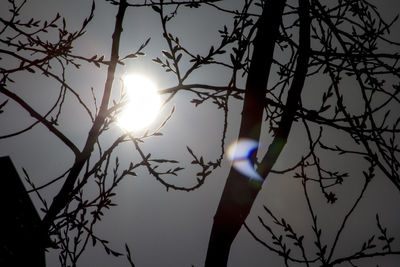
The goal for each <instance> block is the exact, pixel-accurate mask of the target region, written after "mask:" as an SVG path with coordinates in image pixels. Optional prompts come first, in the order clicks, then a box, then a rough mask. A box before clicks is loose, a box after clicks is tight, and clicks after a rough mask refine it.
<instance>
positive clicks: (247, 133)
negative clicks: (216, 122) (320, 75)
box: [205, 0, 310, 267]
mask: <svg viewBox="0 0 400 267" xmlns="http://www.w3.org/2000/svg"><path fill="white" fill-rule="evenodd" d="M284 6H285V0H272V1H271V0H270V1H268V2H267V3H266V6H265V7H264V10H263V13H262V15H261V17H260V19H259V21H258V29H257V35H256V38H255V39H254V52H253V55H252V61H251V65H250V70H249V75H248V78H247V83H246V92H245V98H244V106H243V113H242V122H241V127H240V132H239V138H240V137H246V138H251V139H253V140H257V141H258V140H259V138H260V132H261V123H262V114H263V109H264V105H263V103H264V97H265V95H264V94H265V89H266V86H267V82H268V77H269V72H270V69H271V65H272V56H273V53H274V46H275V42H276V40H277V38H278V34H279V26H280V25H281V23H282V14H283V9H284ZM299 21H300V31H299V49H298V57H297V64H296V69H295V71H294V76H293V80H292V83H291V86H290V88H289V91H288V97H287V100H286V104H285V109H284V110H283V113H282V116H281V120H280V122H279V126H278V129H277V130H276V132H275V137H274V140H273V141H272V143H271V145H270V146H269V148H268V151H267V153H266V155H265V156H264V157H263V159H262V161H261V163H260V165H259V167H258V169H257V171H258V172H259V174H260V175H261V177H263V178H266V177H267V176H268V174H269V172H270V170H271V169H272V166H273V165H274V163H275V162H276V160H277V158H278V157H279V155H280V153H281V151H282V149H283V147H284V146H285V144H286V141H287V138H288V136H289V133H290V129H291V126H292V123H293V121H294V116H295V113H296V110H297V109H298V105H299V100H300V97H301V91H302V89H303V86H304V81H305V78H306V76H307V69H308V60H309V51H310V17H309V2H308V0H299ZM254 159H255V153H254V154H253V158H252V159H251V160H252V161H253V162H254ZM261 185H262V182H255V181H252V180H250V179H249V178H247V177H246V176H244V175H242V174H241V173H239V172H237V171H236V170H235V169H234V168H231V170H230V173H229V176H228V179H227V182H226V184H225V188H224V191H223V193H222V196H221V200H220V203H219V206H218V209H217V212H216V214H215V217H214V224H213V227H212V230H211V236H210V241H209V246H208V252H207V258H206V264H205V266H206V267H213V266H221V267H222V266H226V265H227V262H228V257H229V251H230V247H231V244H232V242H233V240H234V239H235V237H236V235H237V233H238V232H239V230H240V228H241V227H242V225H243V223H244V221H245V220H246V218H247V215H248V214H249V212H250V209H251V207H252V205H253V202H254V200H255V198H256V197H257V194H258V192H259V190H260V189H261Z"/></svg>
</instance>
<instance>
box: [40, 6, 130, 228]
mask: <svg viewBox="0 0 400 267" xmlns="http://www.w3.org/2000/svg"><path fill="white" fill-rule="evenodd" d="M127 7H128V4H127V0H121V1H120V3H119V8H118V13H117V16H116V22H115V28H114V33H113V36H112V39H113V40H112V47H111V59H110V64H109V65H108V72H107V79H106V83H105V86H104V91H103V98H102V102H101V105H100V109H99V113H98V115H97V117H96V119H95V121H94V123H93V126H92V128H91V129H90V131H89V134H88V137H87V140H86V144H85V147H84V148H83V150H82V151H81V152H80V153H78V155H76V157H75V162H74V165H73V166H72V168H71V171H70V172H69V174H68V176H67V178H66V180H65V182H64V184H63V186H62V188H61V190H60V192H59V193H58V194H57V195H56V196H55V198H54V200H53V202H52V204H51V206H50V208H49V210H48V211H47V213H46V215H45V216H44V218H43V220H42V225H41V230H42V231H44V232H47V231H48V230H49V228H50V226H51V224H52V223H53V222H54V220H55V218H56V217H57V214H58V213H59V212H60V211H61V210H62V209H63V208H65V206H66V205H68V203H69V202H70V200H71V198H72V197H73V196H72V194H71V193H72V191H73V189H74V184H75V182H76V180H77V179H78V176H79V174H80V172H81V171H82V168H83V166H84V165H85V163H86V162H87V160H88V159H89V157H90V156H91V154H92V151H93V148H94V145H95V143H96V140H97V139H98V136H99V132H100V128H101V126H102V125H103V124H104V121H105V119H106V117H107V112H108V102H109V100H110V96H111V90H112V84H113V81H114V73H115V69H116V66H117V63H118V60H119V56H118V51H119V42H120V38H121V33H122V22H123V19H124V14H125V11H126V8H127Z"/></svg>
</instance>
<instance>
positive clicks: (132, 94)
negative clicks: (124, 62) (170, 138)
mask: <svg viewBox="0 0 400 267" xmlns="http://www.w3.org/2000/svg"><path fill="white" fill-rule="evenodd" d="M122 80H123V83H124V88H125V91H126V94H127V100H128V103H127V104H126V105H125V106H124V108H123V110H122V111H121V113H120V114H119V115H118V118H117V123H118V125H119V126H120V127H121V128H123V129H124V130H126V131H129V132H130V131H135V130H140V129H143V128H145V127H146V126H148V125H149V124H150V123H152V122H153V121H154V119H155V118H156V117H157V114H158V112H159V110H160V106H161V99H160V95H159V94H158V92H157V88H156V86H155V84H154V83H153V82H152V81H151V80H149V79H148V78H146V77H144V76H142V75H138V74H130V75H126V76H124V77H123V79H122Z"/></svg>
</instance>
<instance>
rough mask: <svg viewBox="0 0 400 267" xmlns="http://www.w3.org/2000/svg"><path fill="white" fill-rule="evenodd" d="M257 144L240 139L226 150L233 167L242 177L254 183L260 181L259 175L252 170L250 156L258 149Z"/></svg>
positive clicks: (249, 140)
mask: <svg viewBox="0 0 400 267" xmlns="http://www.w3.org/2000/svg"><path fill="white" fill-rule="evenodd" d="M258 145H259V144H258V142H257V141H254V140H251V139H247V138H240V139H239V140H237V141H235V142H233V143H232V144H230V145H229V147H228V149H227V156H228V159H229V160H230V161H232V164H233V167H234V168H235V169H236V170H237V171H238V172H240V173H242V174H243V175H246V176H247V177H248V178H250V179H252V180H256V181H262V180H263V179H262V177H261V176H260V174H259V173H258V172H257V171H256V170H255V169H254V166H253V163H252V162H251V160H250V157H251V154H252V153H253V152H254V150H255V149H257V147H258Z"/></svg>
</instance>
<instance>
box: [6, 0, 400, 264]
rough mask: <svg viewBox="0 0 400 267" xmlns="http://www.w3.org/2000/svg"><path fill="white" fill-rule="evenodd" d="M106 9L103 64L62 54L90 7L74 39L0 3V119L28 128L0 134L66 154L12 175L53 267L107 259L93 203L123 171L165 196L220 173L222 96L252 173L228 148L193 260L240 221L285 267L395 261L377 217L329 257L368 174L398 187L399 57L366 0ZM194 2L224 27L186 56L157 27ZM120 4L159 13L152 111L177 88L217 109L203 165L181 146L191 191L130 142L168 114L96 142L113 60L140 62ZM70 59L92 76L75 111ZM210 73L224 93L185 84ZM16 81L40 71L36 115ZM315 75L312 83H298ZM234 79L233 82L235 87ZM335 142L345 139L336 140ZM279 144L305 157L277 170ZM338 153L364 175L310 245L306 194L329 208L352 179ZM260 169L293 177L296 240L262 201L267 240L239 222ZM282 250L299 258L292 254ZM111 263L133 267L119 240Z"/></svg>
mask: <svg viewBox="0 0 400 267" xmlns="http://www.w3.org/2000/svg"><path fill="white" fill-rule="evenodd" d="M107 2H109V3H110V4H111V5H114V6H116V7H117V14H116V19H115V25H114V31H113V34H112V46H111V48H110V53H109V55H108V56H99V55H81V54H77V52H76V51H75V50H74V45H75V43H76V41H77V40H79V39H82V38H84V37H85V33H86V30H87V29H88V25H90V23H91V21H92V19H93V17H94V15H95V4H94V2H93V4H92V8H91V10H90V12H89V15H88V16H87V18H86V19H85V20H84V21H83V23H82V24H81V26H80V28H79V29H77V30H74V31H72V30H69V28H68V25H67V22H68V21H67V20H66V19H64V18H62V16H61V15H60V14H56V15H55V16H54V19H52V20H50V21H41V20H37V19H34V18H32V19H30V18H25V17H24V16H22V15H21V14H23V8H24V6H25V4H26V1H15V0H9V1H8V6H9V16H8V17H7V18H0V23H1V28H0V44H1V45H0V57H1V61H0V62H2V63H1V66H0V75H1V76H0V93H1V95H3V96H5V97H6V99H5V100H4V101H2V102H1V103H0V112H2V113H3V114H1V116H7V106H8V105H11V104H10V103H9V102H11V101H13V102H14V103H16V104H17V105H18V106H20V107H21V108H22V109H23V110H25V111H26V112H27V113H28V114H29V115H30V116H31V117H32V118H33V122H32V123H31V124H30V125H28V126H27V127H25V128H24V129H22V130H21V129H18V130H16V131H14V132H7V133H6V134H3V135H2V136H0V140H1V139H3V140H2V141H4V140H8V139H9V138H14V137H15V136H18V135H21V134H24V133H26V132H28V131H30V130H31V129H32V128H33V127H36V126H37V125H40V124H41V125H42V126H44V127H46V128H47V129H48V130H49V132H50V133H52V134H53V135H54V136H55V137H56V138H58V139H59V140H60V141H61V142H62V143H63V144H64V145H65V147H66V148H68V149H69V150H70V151H71V152H72V154H71V158H72V162H73V163H72V165H71V166H70V167H69V168H68V169H67V170H65V172H63V173H62V174H61V175H60V176H58V177H55V178H54V179H52V180H51V181H50V182H48V183H46V184H44V185H40V186H38V185H36V184H35V183H34V182H33V181H32V179H30V177H29V174H28V172H25V176H26V179H27V182H29V184H30V185H31V186H32V189H31V190H30V192H31V193H35V194H36V195H37V196H38V197H39V199H40V200H41V201H42V204H43V209H42V210H43V212H44V213H45V215H44V217H43V220H42V226H41V229H38V231H43V232H46V233H48V234H49V235H50V237H51V238H52V240H53V243H52V244H47V243H44V242H45V241H44V240H43V241H41V244H40V245H42V246H46V247H51V246H53V247H54V248H55V249H59V251H60V256H59V259H60V262H61V264H62V265H63V266H69V265H73V266H75V265H76V264H77V262H78V259H79V257H80V256H81V255H82V254H83V253H84V252H85V250H86V248H87V247H88V246H90V244H91V245H93V246H95V245H96V244H98V243H100V244H101V245H102V246H103V247H104V249H105V251H106V252H107V253H108V254H110V253H111V254H113V255H114V256H121V255H123V253H121V252H119V251H116V250H114V249H112V248H111V247H110V246H109V244H108V241H107V240H105V239H103V238H101V237H100V236H99V235H98V234H97V233H96V231H95V225H96V223H98V222H99V221H100V220H101V218H102V217H103V215H104V210H105V209H109V208H111V207H112V206H114V205H116V203H115V201H114V196H115V189H116V188H117V186H118V185H119V184H120V182H121V181H122V180H123V179H124V178H126V177H128V176H136V175H137V174H136V170H137V169H140V168H144V169H146V170H147V171H148V172H149V174H150V175H151V176H153V177H154V178H155V179H156V180H157V181H158V182H160V183H161V184H162V185H163V186H165V188H166V189H167V190H168V189H173V190H182V191H192V190H195V189H197V188H199V187H200V186H201V185H202V184H204V182H205V181H206V178H207V177H209V176H210V175H211V174H212V173H213V171H214V170H216V169H217V168H219V167H221V162H222V160H223V158H224V157H225V146H226V145H225V143H226V136H227V131H228V122H229V114H230V108H231V106H230V103H231V102H230V100H232V99H237V100H243V108H242V113H241V114H242V117H241V123H240V129H239V132H238V133H237V142H236V144H237V147H239V146H240V142H243V141H244V142H246V141H249V142H250V143H251V144H253V146H251V147H248V148H247V151H246V152H247V154H246V156H245V157H244V158H241V159H240V160H242V161H244V162H245V164H249V166H250V170H251V169H253V171H254V170H256V171H257V172H256V174H250V173H249V172H248V170H247V171H245V170H243V169H241V168H239V167H238V164H236V158H235V155H237V154H235V152H233V156H232V158H231V160H232V166H231V168H230V171H229V174H228V177H227V181H226V184H225V188H224V191H223V193H222V196H221V200H220V202H219V206H218V208H217V211H216V214H215V217H214V223H213V226H212V229H211V235H210V241H209V245H208V252H207V258H206V260H205V266H226V265H227V262H228V257H229V253H230V249H231V245H232V242H233V241H234V240H235V238H236V236H237V233H238V232H239V231H240V229H242V226H244V228H245V229H247V231H248V232H249V233H250V234H251V235H252V236H253V237H254V239H255V241H257V242H259V243H261V244H262V245H263V246H265V247H266V248H267V249H269V250H270V251H272V252H274V253H276V254H277V255H278V256H280V257H282V259H283V260H284V264H285V265H286V266H289V265H290V264H304V265H306V266H311V265H317V264H318V265H319V266H334V265H338V264H341V263H343V262H348V263H350V264H353V262H355V261H357V260H359V259H363V258H370V257H380V256H388V255H399V254H400V250H399V249H395V248H394V247H393V245H392V243H393V240H394V237H392V236H391V235H390V234H389V233H388V231H387V229H386V228H385V226H383V225H382V223H381V221H380V217H379V215H376V225H377V229H378V231H379V236H378V238H377V239H378V240H376V238H375V235H373V234H371V235H369V236H368V237H366V238H367V239H366V241H365V243H363V245H362V247H361V249H360V250H359V251H355V252H349V254H348V255H346V256H336V254H335V252H336V251H337V244H338V242H339V241H340V240H341V238H342V237H343V230H344V229H345V227H346V225H347V222H348V220H349V218H350V217H351V216H352V215H353V214H354V211H355V210H356V208H357V207H358V205H359V203H360V201H361V200H362V199H364V198H365V195H366V190H367V188H368V186H370V184H371V181H372V180H373V179H376V178H375V176H376V174H379V175H378V176H379V177H385V178H386V179H389V181H390V182H391V183H392V185H393V187H394V188H396V189H397V190H400V177H399V172H398V169H399V160H398V156H399V148H398V143H399V141H398V139H397V137H398V132H399V123H400V118H399V116H398V114H397V113H396V110H398V109H399V98H398V93H399V92H400V90H399V71H398V68H399V65H398V60H399V56H398V55H397V54H396V53H394V52H393V51H395V50H396V49H398V47H399V44H398V43H396V42H394V41H391V40H390V38H389V37H390V36H389V34H390V28H391V26H392V25H393V23H394V22H395V20H393V21H392V22H390V23H387V22H385V20H384V19H383V18H382V17H381V15H380V13H379V11H378V10H377V8H376V7H375V6H374V5H372V4H371V3H370V2H369V1H366V0H357V1H349V0H338V1H322V0H298V1H285V0H276V1H262V0H257V1H256V0H245V1H242V2H243V3H241V4H242V9H241V10H231V9H229V7H226V6H227V5H224V4H225V2H224V1H207V0H198V1H195V0H191V1H175V0H171V1H162V0H160V1H159V2H155V1H137V2H134V1H127V0H120V1H114V0H107ZM228 6H229V5H228ZM203 7H207V8H212V9H214V10H215V11H217V12H220V13H221V14H225V15H229V16H230V17H231V18H232V21H231V25H228V26H226V25H225V26H223V27H222V28H221V29H216V30H218V32H219V34H220V39H219V40H216V42H215V43H216V45H213V46H211V47H209V49H207V51H208V53H206V54H199V53H197V52H196V51H191V49H190V48H188V47H184V46H183V45H182V43H183V42H182V41H181V40H182V39H184V37H185V36H179V37H178V36H176V35H175V33H173V32H172V31H170V27H169V25H170V23H172V22H173V21H174V19H176V18H177V17H179V14H180V13H183V12H186V10H187V9H193V8H197V9H200V10H201V8H203ZM130 8H132V9H133V8H152V10H153V11H154V12H155V13H156V14H158V15H159V18H160V22H161V35H162V36H163V38H164V40H165V44H166V48H165V50H162V51H159V53H158V54H155V55H153V54H151V55H150V56H151V57H152V58H153V61H154V63H155V64H158V65H159V66H160V68H161V70H163V71H166V72H167V73H169V74H170V75H171V76H172V77H174V79H175V81H176V85H175V86H173V87H169V88H164V89H161V90H160V94H162V95H165V96H166V98H165V101H164V106H166V107H167V106H168V105H171V103H173V102H174V99H175V98H176V95H177V93H178V92H180V91H188V92H190V93H192V94H193V99H192V100H191V102H192V103H193V104H194V105H195V106H196V107H197V106H200V105H203V104H205V103H210V102H211V103H214V104H215V105H216V106H217V107H218V108H219V109H220V110H221V112H222V113H223V117H224V121H223V123H222V124H223V127H222V128H223V129H222V132H221V135H220V136H219V137H218V138H219V140H220V153H219V154H218V155H215V157H214V158H213V159H210V160H208V159H207V160H206V159H204V158H203V156H201V155H199V154H197V153H196V152H195V151H194V150H193V149H192V148H190V147H189V146H188V147H187V153H189V155H190V161H191V164H192V165H193V168H189V170H195V173H196V174H193V176H195V178H196V179H193V185H192V186H188V187H186V186H181V185H179V184H174V183H171V182H169V181H170V180H169V178H170V177H172V176H179V174H180V171H182V170H183V169H184V163H182V162H179V161H178V160H176V159H173V158H163V157H161V158H158V157H155V156H154V155H152V154H155V153H152V154H150V153H146V152H145V150H144V149H143V148H142V144H143V143H145V142H147V140H149V139H153V138H162V135H163V134H162V130H163V127H164V126H165V125H166V124H167V123H168V121H169V119H170V118H171V117H172V116H173V113H174V108H171V109H170V114H169V115H167V116H166V117H165V119H164V120H163V121H162V122H161V123H160V124H159V127H156V128H155V130H152V131H146V132H145V133H143V135H141V136H140V137H137V136H135V135H133V134H132V133H131V132H124V133H123V134H121V135H120V136H119V137H118V138H116V139H115V140H113V141H112V142H111V143H110V144H108V143H107V142H103V141H102V137H103V136H105V135H106V134H107V133H108V132H109V131H110V129H112V128H114V127H115V124H116V121H117V118H118V115H119V113H120V112H121V111H122V110H123V108H124V105H125V104H126V96H125V93H124V92H125V91H124V88H123V83H119V82H118V79H117V74H116V73H117V68H118V65H120V66H121V67H123V66H124V64H125V62H127V61H129V60H134V59H135V58H138V57H140V56H143V55H144V51H145V50H146V48H147V46H148V44H149V43H150V39H147V37H143V38H144V39H143V43H142V45H140V46H139V47H138V48H137V50H136V51H133V52H132V53H130V54H128V55H124V56H121V55H120V42H121V36H122V34H123V26H124V24H123V22H124V17H125V16H126V15H125V13H126V10H127V9H130ZM387 51H389V52H387ZM83 64H85V65H86V64H89V65H93V67H97V68H100V69H103V70H105V71H106V79H105V83H104V88H103V89H102V90H101V92H102V93H101V100H100V101H98V97H96V93H95V90H94V89H93V88H91V90H90V92H91V94H92V96H93V99H92V101H91V102H90V103H88V101H87V100H84V98H83V97H82V94H83V93H82V92H84V89H82V88H74V86H72V85H71V83H70V81H69V80H68V79H67V76H68V71H69V70H71V69H80V68H81V67H82V65H83ZM212 67H215V68H219V69H220V70H221V71H226V72H228V73H229V78H228V80H227V83H226V85H224V86H216V85H213V84H209V83H207V82H202V81H199V82H196V83H190V82H189V81H193V80H197V79H196V71H197V70H198V69H201V68H212ZM21 73H31V74H35V75H36V76H39V77H46V78H48V79H51V80H54V81H55V82H56V83H57V84H58V86H59V90H58V93H57V95H58V96H57V98H56V99H55V101H54V103H53V104H52V105H50V108H49V109H48V110H47V111H39V109H38V108H35V107H34V106H32V105H30V104H29V101H27V100H25V99H24V94H23V93H19V92H20V91H21V90H28V89H25V88H21V89H20V88H15V86H14V85H13V83H14V79H15V77H17V78H18V75H20V74H21ZM316 79H321V80H324V81H325V82H321V83H320V84H319V85H318V86H315V85H312V84H311V83H312V81H313V80H316ZM242 82H244V84H245V86H244V88H240V86H239V84H241V83H242ZM114 92H118V93H120V97H119V98H117V99H113V95H115V93H114ZM67 98H73V99H74V100H75V101H76V103H78V104H79V105H80V107H81V108H82V110H83V111H84V112H85V114H86V116H87V117H88V118H89V120H90V123H91V125H90V128H89V130H88V132H87V134H86V136H85V137H82V138H86V139H85V141H84V142H83V147H82V148H80V145H79V144H78V143H76V142H74V141H73V140H72V139H71V138H69V137H68V136H67V134H66V131H65V130H66V129H65V127H64V126H63V124H62V122H63V110H65V108H66V107H65V106H66V105H68V102H67V101H66V99H67ZM310 98H312V99H311V100H310ZM10 100H11V101H10ZM353 103H354V104H353ZM3 111H4V112H3ZM8 115H9V116H12V114H8ZM294 127H300V128H301V129H303V134H304V136H305V137H304V138H303V139H302V136H301V135H299V134H297V133H296V132H294V131H293V128H294ZM263 129H267V133H265V135H268V136H269V137H270V138H271V140H272V141H271V143H270V144H269V145H268V146H265V145H264V147H263V146H260V145H259V144H261V139H262V138H263V131H262V130H263ZM341 136H346V138H348V140H350V141H349V142H343V143H342V142H340V137H341ZM290 138H293V139H295V140H297V141H296V142H300V143H302V144H304V145H305V149H304V151H301V156H300V157H299V160H298V161H297V162H296V163H295V164H293V165H291V166H285V167H284V168H283V169H277V168H276V167H274V165H275V163H276V162H277V160H278V159H279V157H280V156H281V152H282V151H283V150H284V149H289V150H290V149H294V148H291V147H286V144H287V142H288V140H289V139H290ZM82 140H83V139H82ZM124 145H131V146H133V147H134V149H135V151H136V152H137V155H138V160H137V161H131V162H130V163H129V164H128V166H120V161H119V159H118V156H117V155H116V154H117V151H118V148H119V147H121V146H124ZM237 149H238V148H237ZM236 153H237V151H236ZM328 154H329V156H327V155H328ZM342 155H346V156H347V155H351V156H352V157H353V158H354V159H357V160H361V161H363V162H364V165H365V166H362V167H363V168H364V167H365V169H363V170H361V171H360V173H358V174H362V175H363V176H364V177H363V179H364V180H363V181H364V182H363V187H362V188H361V190H360V192H359V193H358V195H357V196H356V198H355V201H354V203H352V204H351V205H350V206H349V208H348V210H346V211H344V214H345V215H344V218H343V220H342V222H341V223H340V226H339V228H338V229H337V230H336V232H335V235H334V238H333V241H332V242H331V243H330V244H326V243H324V241H323V239H322V238H321V232H322V230H323V229H321V226H320V225H319V221H318V220H317V211H316V210H315V205H317V204H316V203H315V201H313V198H312V196H311V195H312V194H311V193H310V190H309V188H310V187H314V185H317V186H318V189H319V192H317V193H316V192H315V191H313V194H321V195H322V196H323V197H324V198H325V200H326V202H327V203H328V205H329V206H332V205H335V203H336V201H337V199H338V196H337V193H336V192H338V190H339V189H340V186H341V185H342V184H343V186H345V183H344V180H345V179H357V178H354V175H358V174H352V175H349V174H348V173H347V172H346V171H342V170H340V169H337V168H336V166H334V164H331V163H332V162H334V161H335V159H333V157H334V156H336V157H341V156H342ZM172 157H173V155H172ZM254 175H255V176H254ZM270 175H280V176H292V177H294V179H293V182H294V183H296V182H297V181H301V182H300V185H301V188H302V189H303V194H304V199H305V202H306V204H307V210H305V211H304V212H305V213H308V214H309V216H310V218H311V221H312V233H311V234H310V235H303V234H300V232H297V231H296V230H294V227H293V226H292V225H291V224H290V223H289V222H288V221H287V219H285V218H280V217H279V216H277V215H275V214H274V212H273V211H272V210H271V209H270V208H268V204H266V205H265V206H264V211H265V212H266V214H267V215H268V216H269V217H270V219H271V220H272V221H271V222H270V223H267V222H265V220H263V219H262V217H261V216H260V217H259V219H260V224H261V225H262V227H263V229H264V231H265V232H267V233H269V234H270V236H271V239H270V240H272V244H271V241H264V240H263V239H262V238H261V237H260V236H259V234H257V233H256V232H255V231H253V230H252V228H251V227H249V226H248V225H247V224H246V223H245V221H246V218H247V217H248V215H249V213H250V210H251V208H252V206H253V203H254V201H255V199H256V197H257V196H258V194H259V192H260V190H261V188H262V184H263V183H264V180H265V179H266V178H267V177H269V176H270ZM379 179H380V178H379ZM58 181H62V186H61V188H60V190H59V191H58V192H57V193H56V194H55V195H54V198H53V200H52V201H51V203H49V204H48V203H47V201H46V198H45V197H44V196H43V194H42V193H41V190H42V189H44V188H47V187H48V186H50V185H51V184H54V183H56V182H58ZM90 183H91V184H96V185H97V189H98V191H97V192H96V194H95V195H93V194H90V193H89V192H88V190H87V185H88V184H90ZM329 208H330V207H327V209H329ZM305 239H309V240H312V241H313V242H314V245H315V247H314V248H313V249H311V248H310V247H309V246H307V245H305V244H304V242H303V240H305ZM289 242H291V243H290V244H289ZM379 242H380V243H382V244H383V247H382V248H380V247H379V248H378V247H377V245H378V243H379ZM295 249H297V250H298V252H299V253H298V254H295V256H293V252H292V251H294V250H295ZM291 253H292V254H291ZM125 255H126V257H127V259H128V261H129V263H130V264H131V266H134V263H133V259H132V257H131V251H130V249H129V247H128V246H127V245H126V253H125Z"/></svg>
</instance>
